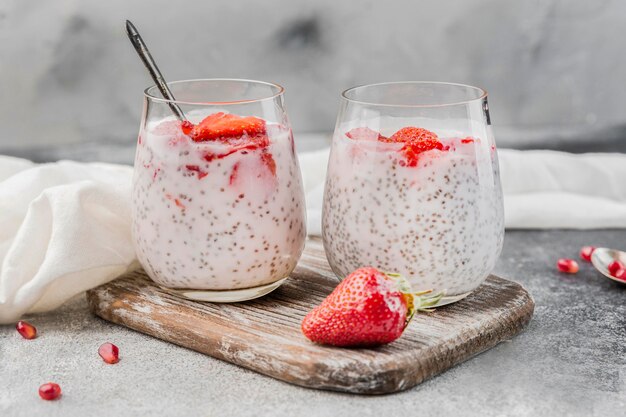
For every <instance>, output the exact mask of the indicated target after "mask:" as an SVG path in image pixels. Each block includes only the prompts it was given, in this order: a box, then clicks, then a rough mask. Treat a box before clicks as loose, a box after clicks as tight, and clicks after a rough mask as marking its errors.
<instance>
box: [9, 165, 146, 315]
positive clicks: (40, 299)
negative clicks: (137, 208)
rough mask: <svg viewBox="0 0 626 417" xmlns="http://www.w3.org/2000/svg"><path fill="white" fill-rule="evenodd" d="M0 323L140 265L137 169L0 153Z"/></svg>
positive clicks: (58, 302)
mask: <svg viewBox="0 0 626 417" xmlns="http://www.w3.org/2000/svg"><path fill="white" fill-rule="evenodd" d="M0 175H1V176H0V323H10V322H13V321H16V320H17V319H19V317H20V316H22V315H23V314H24V313H27V312H42V311H48V310H52V309H54V308H56V307H58V306H59V305H61V304H62V303H63V302H65V301H66V300H68V299H69V298H71V297H72V296H74V295H76V294H79V293H81V292H83V291H85V290H87V289H89V288H93V287H95V286H97V285H100V284H103V283H105V282H107V281H110V280H111V279H113V278H115V277H117V276H119V275H120V274H122V273H124V272H125V271H127V270H129V269H131V268H133V267H135V265H136V264H135V252H134V249H133V245H132V240H131V220H130V219H131V216H130V190H131V178H132V168H131V167H127V166H116V165H108V164H98V163H94V164H84V163H77V162H70V161H62V162H58V163H53V164H42V165H35V164H32V163H30V162H29V161H25V160H22V159H17V158H9V157H0Z"/></svg>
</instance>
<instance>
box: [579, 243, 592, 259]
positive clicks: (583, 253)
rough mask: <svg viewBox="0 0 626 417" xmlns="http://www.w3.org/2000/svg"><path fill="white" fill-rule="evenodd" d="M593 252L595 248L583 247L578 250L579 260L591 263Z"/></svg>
mask: <svg viewBox="0 0 626 417" xmlns="http://www.w3.org/2000/svg"><path fill="white" fill-rule="evenodd" d="M594 250H596V248H595V246H583V247H582V248H580V259H582V260H583V261H587V262H591V255H593V251H594Z"/></svg>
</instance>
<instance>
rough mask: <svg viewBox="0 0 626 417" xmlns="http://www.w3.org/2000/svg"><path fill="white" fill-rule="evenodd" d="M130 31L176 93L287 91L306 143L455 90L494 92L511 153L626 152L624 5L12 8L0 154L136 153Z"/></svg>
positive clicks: (610, 1)
mask: <svg viewBox="0 0 626 417" xmlns="http://www.w3.org/2000/svg"><path fill="white" fill-rule="evenodd" d="M126 18H129V19H131V20H133V21H134V22H135V23H136V25H137V26H138V28H139V29H140V31H141V32H142V34H143V36H144V38H145V39H146V41H147V43H148V45H149V46H150V48H151V50H152V52H153V55H154V56H155V58H157V60H158V61H159V62H160V66H161V69H162V70H163V72H164V74H165V75H166V77H167V78H168V79H170V80H175V79H185V78H202V77H238V78H239V77H241V78H253V79H261V80H268V81H275V82H278V83H280V84H283V85H284V86H285V87H286V89H287V94H286V99H287V106H288V110H289V112H290V116H291V120H292V123H293V125H294V129H295V131H296V133H298V132H300V133H302V132H327V131H330V130H332V128H333V125H334V120H335V115H336V111H337V106H338V97H339V93H340V91H341V90H343V89H345V88H347V87H350V86H353V85H355V84H363V83H369V82H379V81H385V80H403V79H411V80H418V79H419V80H446V81H456V82H462V83H469V84H475V85H479V86H483V87H485V88H487V89H488V90H489V92H490V104H491V108H492V119H493V121H494V125H495V126H496V128H497V129H496V134H497V136H498V139H499V141H500V143H501V144H504V145H509V146H510V145H516V146H519V147H530V146H541V147H556V148H564V149H570V150H580V149H583V148H584V146H582V145H580V143H583V142H585V143H589V142H590V143H593V144H594V148H593V149H598V150H606V149H616V148H620V146H621V147H622V148H623V147H626V146H624V142H625V141H624V140H622V138H623V137H624V136H626V135H624V132H623V127H622V125H623V124H624V123H625V122H626V53H625V51H626V45H625V43H626V37H625V36H624V33H625V29H626V1H624V0H594V1H587V0H569V1H566V0H524V1H521V0H507V1H504V0H472V1H470V0H432V1H431V0H422V1H419V0H406V1H405V0H401V1H400V0H398V1H393V0H388V1H380V0H379V1H371V0H366V1H357V0H344V1H337V0H316V1H313V0H311V1H297V0H264V1H258V0H239V1H238V0H226V1H222V0H212V1H209V0H198V1H172V0H139V1H138V0H135V1H129V0H107V1H95V0H28V1H25V0H2V1H1V2H0V152H5V153H13V154H18V155H26V156H31V157H34V158H36V159H37V158H41V157H40V156H39V155H40V153H38V150H42V149H43V150H46V149H48V150H50V149H54V150H56V151H57V153H56V155H60V156H66V155H69V156H71V155H72V151H73V150H76V149H89V147H90V146H94V144H95V143H99V142H100V143H101V142H106V143H108V144H109V145H110V146H111V147H116V146H117V147H120V148H128V147H132V145H133V144H134V141H135V138H136V131H137V127H138V123H139V117H140V112H141V94H142V90H143V88H144V87H146V86H147V85H148V84H150V81H149V79H148V77H147V76H146V74H145V71H144V69H143V67H142V66H141V64H140V62H139V60H138V59H137V57H136V56H135V55H134V51H133V50H132V47H131V46H130V44H129V43H128V40H127V39H126V37H125V33H124V29H123V22H124V20H125V19H126ZM301 137H303V138H304V137H305V136H301ZM301 140H305V139H301ZM620 144H621V145H620ZM100 156H101V155H100ZM105 158H106V156H105Z"/></svg>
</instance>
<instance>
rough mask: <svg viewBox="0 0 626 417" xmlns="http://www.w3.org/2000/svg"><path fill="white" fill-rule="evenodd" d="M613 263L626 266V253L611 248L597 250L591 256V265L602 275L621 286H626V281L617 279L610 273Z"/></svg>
mask: <svg viewBox="0 0 626 417" xmlns="http://www.w3.org/2000/svg"><path fill="white" fill-rule="evenodd" d="M613 261H620V262H621V263H622V264H624V265H626V252H622V251H620V250H616V249H609V248H596V249H595V250H594V251H593V254H592V255H591V263H592V264H593V266H594V267H595V268H596V269H597V270H598V271H600V273H601V274H602V275H604V276H605V277H607V278H609V279H611V280H613V281H615V282H619V283H620V284H626V281H624V280H621V279H617V278H615V277H614V276H612V275H611V274H610V273H609V268H608V266H609V264H610V263H611V262H613Z"/></svg>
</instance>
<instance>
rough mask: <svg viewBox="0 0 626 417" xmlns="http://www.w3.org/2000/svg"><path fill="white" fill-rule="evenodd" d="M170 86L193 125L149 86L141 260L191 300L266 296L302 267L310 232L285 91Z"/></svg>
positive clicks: (257, 86) (138, 221) (138, 195)
mask: <svg viewBox="0 0 626 417" xmlns="http://www.w3.org/2000/svg"><path fill="white" fill-rule="evenodd" d="M168 85H169V87H170V88H171V90H172V92H173V94H174V97H176V101H175V103H176V104H177V105H178V106H179V107H180V108H181V109H182V110H183V112H184V113H185V116H186V117H187V119H188V120H189V121H190V122H191V123H193V125H191V124H187V123H184V124H181V122H180V121H178V120H177V119H176V118H175V117H174V116H173V113H172V110H171V109H170V104H171V102H170V101H168V100H166V99H163V98H161V96H160V94H159V93H158V90H157V88H156V87H154V86H153V87H150V88H148V89H146V90H145V97H144V108H143V117H142V121H141V126H140V132H139V138H138V145H137V153H136V157H135V171H134V179H133V196H132V215H133V238H134V243H135V248H136V251H137V257H138V258H139V261H140V263H141V265H142V266H143V267H144V269H145V271H146V273H147V274H148V275H149V276H150V278H152V279H153V280H154V281H155V282H156V283H157V284H159V285H161V286H163V287H165V288H168V289H171V290H172V291H175V292H177V293H179V294H181V295H183V296H185V297H188V298H192V299H197V300H204V301H218V302H234V301H243V300H247V299H252V298H256V297H260V296H262V295H264V294H266V293H268V292H270V291H272V290H274V289H275V288H277V287H278V286H279V285H280V284H281V283H282V282H283V281H284V280H285V279H286V278H287V276H288V275H289V273H291V271H292V270H293V269H294V268H295V266H296V263H297V261H298V259H299V257H300V255H301V254H302V250H303V248H304V240H305V237H306V230H305V228H306V221H305V204H304V193H303V188H302V180H301V175H300V168H299V166H298V160H297V158H296V153H295V147H294V140H293V136H292V133H291V127H290V124H289V120H288V118H287V113H286V112H285V108H284V106H283V88H282V87H280V86H278V85H275V84H269V83H264V82H259V81H248V80H234V79H206V80H190V81H178V82H173V83H170V84H168ZM208 116H210V118H208ZM205 118H206V120H205ZM203 120H205V121H204V122H203V123H200V122H201V121H203ZM194 125H195V126H194ZM242 126H244V127H242ZM245 126H247V127H245ZM250 126H253V127H254V129H253V128H251V127H250Z"/></svg>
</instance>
